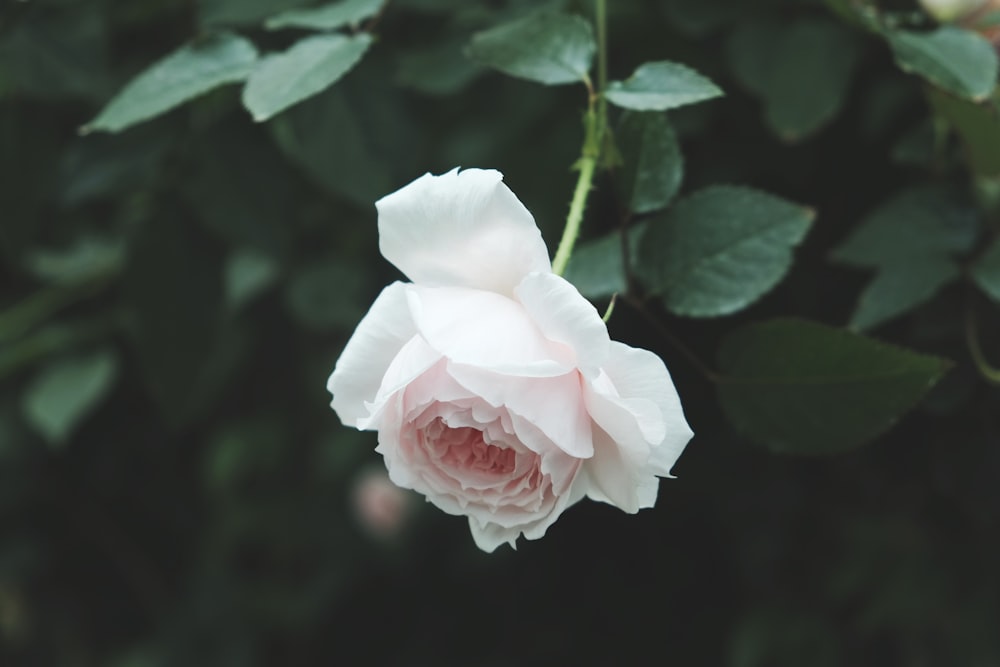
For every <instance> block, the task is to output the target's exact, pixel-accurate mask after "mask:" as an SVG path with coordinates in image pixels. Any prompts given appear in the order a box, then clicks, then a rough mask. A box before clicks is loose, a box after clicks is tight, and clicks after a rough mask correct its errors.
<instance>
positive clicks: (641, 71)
mask: <svg viewBox="0 0 1000 667" xmlns="http://www.w3.org/2000/svg"><path fill="white" fill-rule="evenodd" d="M721 95H722V91H721V90H719V88H718V86H716V85H715V84H714V83H712V82H711V81H709V80H708V79H706V78H705V77H703V76H702V75H701V74H698V73H697V72H695V71H694V70H693V69H690V68H689V67H685V66H684V65H681V64H679V63H673V62H669V61H665V60H664V61H660V62H652V63H644V64H642V65H640V66H639V67H638V69H636V70H635V72H634V73H633V74H632V76H630V77H629V78H627V79H625V80H624V81H612V82H610V83H609V84H608V89H607V91H605V93H604V96H605V97H606V98H607V99H608V101H609V102H611V103H612V104H617V105H618V106H620V107H624V108H626V109H634V110H636V111H666V110H667V109H676V108H677V107H681V106H684V105H686V104H694V103H696V102H703V101H705V100H710V99H712V98H713V97H719V96H721Z"/></svg>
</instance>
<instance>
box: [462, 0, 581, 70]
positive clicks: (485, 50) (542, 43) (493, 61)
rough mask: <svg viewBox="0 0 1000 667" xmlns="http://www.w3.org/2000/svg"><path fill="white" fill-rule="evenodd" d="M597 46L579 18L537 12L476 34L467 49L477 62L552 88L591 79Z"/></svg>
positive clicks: (467, 52)
mask: <svg viewBox="0 0 1000 667" xmlns="http://www.w3.org/2000/svg"><path fill="white" fill-rule="evenodd" d="M596 51H597V45H596V43H595V42H594V33H593V30H592V28H591V27H590V23H588V22H587V21H586V20H584V19H583V18H581V17H579V16H575V15H570V14H558V13H548V12H546V13H535V14H531V15H530V16H526V17H524V18H522V19H519V20H517V21H513V22H511V23H505V24H503V25H500V26H497V27H495V28H491V29H489V30H486V31H484V32H479V33H476V34H475V35H473V36H472V40H471V41H470V42H469V45H468V46H467V47H466V54H467V55H468V57H470V58H472V59H473V60H475V61H477V62H479V63H481V64H483V65H488V66H490V67H493V68H495V69H498V70H500V71H501V72H504V73H505V74H509V75H510V76H516V77H519V78H522V79H528V80H530V81H537V82H539V83H544V84H548V85H557V84H564V83H575V82H577V81H585V80H587V72H589V71H590V64H591V62H592V61H593V59H594V53H595V52H596Z"/></svg>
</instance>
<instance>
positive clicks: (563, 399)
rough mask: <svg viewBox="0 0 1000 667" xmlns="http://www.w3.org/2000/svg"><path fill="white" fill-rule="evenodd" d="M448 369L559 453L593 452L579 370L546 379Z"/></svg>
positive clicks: (582, 455) (579, 454)
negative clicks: (523, 422) (539, 433)
mask: <svg viewBox="0 0 1000 667" xmlns="http://www.w3.org/2000/svg"><path fill="white" fill-rule="evenodd" d="M448 372H449V374H450V375H451V376H452V377H453V378H454V379H455V380H456V381H457V382H458V383H459V384H460V385H462V386H463V387H465V388H466V389H468V390H469V391H470V392H472V393H473V394H476V395H477V396H480V397H482V398H483V400H485V401H486V402H488V403H489V404H490V405H493V406H498V407H499V406H504V407H506V408H507V410H508V411H510V412H511V413H513V414H515V415H517V416H519V417H522V418H523V419H524V420H526V421H527V422H528V423H530V424H532V425H533V426H535V427H536V428H538V429H539V430H540V431H542V433H544V434H545V435H546V437H548V438H549V439H550V440H551V441H552V442H553V443H555V445H556V446H557V447H558V448H559V449H561V450H562V451H563V452H565V453H567V454H569V455H571V456H574V457H576V458H588V457H590V456H592V455H593V453H594V447H593V444H592V443H591V437H590V415H589V414H588V413H587V409H586V406H585V405H584V402H583V393H582V391H581V387H580V375H579V373H576V372H572V373H567V374H565V375H558V376H556V377H546V378H525V377H510V376H508V377H502V376H497V375H496V374H495V373H490V372H488V371H483V370H482V369H480V368H477V367H474V366H468V365H464V364H456V363H451V364H449V365H448ZM539 453H540V454H544V452H539Z"/></svg>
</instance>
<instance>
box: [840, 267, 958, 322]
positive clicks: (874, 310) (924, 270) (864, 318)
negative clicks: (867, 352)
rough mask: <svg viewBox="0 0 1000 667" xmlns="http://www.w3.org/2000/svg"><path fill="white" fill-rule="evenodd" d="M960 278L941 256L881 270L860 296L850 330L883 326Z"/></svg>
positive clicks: (955, 269) (954, 268)
mask: <svg viewBox="0 0 1000 667" xmlns="http://www.w3.org/2000/svg"><path fill="white" fill-rule="evenodd" d="M960 275H961V271H960V270H959V268H958V264H957V263H955V262H954V261H953V260H951V259H949V258H948V257H944V256H932V257H927V258H925V259H923V260H922V261H919V262H913V261H903V262H899V263H898V264H888V265H886V266H883V267H882V270H881V271H879V272H878V274H877V275H876V276H875V278H874V279H873V280H872V281H871V283H869V284H868V287H866V288H865V290H864V291H863V292H862V293H861V297H860V298H859V299H858V305H857V308H856V309H855V311H854V314H853V315H852V316H851V323H850V326H851V328H852V329H858V330H861V331H864V330H866V329H871V328H873V327H876V326H878V325H880V324H882V323H884V322H887V321H889V320H891V319H892V318H894V317H896V316H898V315H902V314H903V313H906V312H908V311H910V310H912V309H914V308H916V307H917V306H920V305H922V304H924V303H926V302H927V301H929V300H930V298H931V297H933V296H934V295H935V294H937V292H938V291H939V290H940V289H941V288H942V287H944V286H945V285H947V284H949V283H951V282H953V281H955V280H956V279H958V277H959V276H960Z"/></svg>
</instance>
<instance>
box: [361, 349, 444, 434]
mask: <svg viewBox="0 0 1000 667" xmlns="http://www.w3.org/2000/svg"><path fill="white" fill-rule="evenodd" d="M439 361H442V360H441V354H440V353H439V352H438V351H437V350H435V349H434V348H432V347H431V346H430V345H428V344H427V342H426V341H425V340H424V339H423V338H421V337H420V336H414V337H413V338H411V339H410V340H408V341H407V342H406V343H405V344H404V345H403V347H402V349H401V350H399V352H398V353H397V354H396V356H395V357H394V358H393V360H392V362H390V364H389V368H387V369H386V371H385V375H384V376H383V378H382V384H381V385H380V386H379V389H378V392H377V393H376V394H375V398H373V399H372V400H371V401H370V402H367V403H365V407H366V408H368V413H369V416H368V417H367V418H362V419H359V420H358V422H357V426H358V428H360V429H370V428H377V427H378V422H379V419H380V418H381V412H382V407H383V406H384V405H385V402H386V401H387V400H388V399H389V397H390V396H392V395H393V394H395V393H396V392H398V391H401V390H403V389H405V388H406V387H407V386H408V385H409V384H410V383H411V382H413V381H414V380H416V379H417V378H418V377H420V376H421V375H423V374H424V373H425V372H427V371H428V370H429V369H430V368H432V367H433V366H434V365H435V364H437V363H438V362H439ZM438 400H443V399H440V398H439V399H438Z"/></svg>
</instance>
